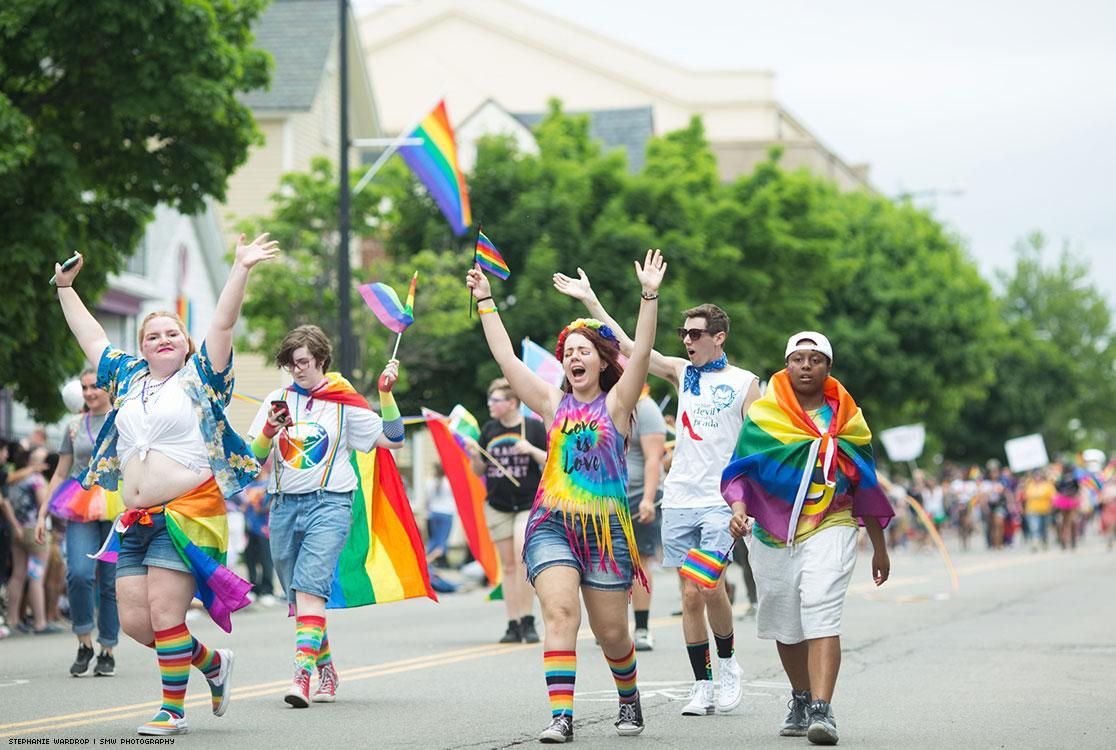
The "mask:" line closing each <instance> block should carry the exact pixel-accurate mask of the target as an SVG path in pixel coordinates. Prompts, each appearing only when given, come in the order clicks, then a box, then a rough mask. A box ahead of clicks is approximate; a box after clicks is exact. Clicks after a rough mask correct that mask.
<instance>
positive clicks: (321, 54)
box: [241, 0, 338, 111]
mask: <svg viewBox="0 0 1116 750" xmlns="http://www.w3.org/2000/svg"><path fill="white" fill-rule="evenodd" d="M337 28H338V23H337V3H336V2H332V0H274V2H272V4H271V5H270V7H268V9H267V10H265V11H264V12H263V15H261V16H260V18H259V19H258V20H257V21H256V25H255V27H254V28H253V29H252V31H253V32H254V33H255V35H256V46H258V47H260V48H262V49H265V50H267V51H268V52H270V53H271V56H272V57H273V58H274V59H275V68H274V70H273V71H272V74H271V89H270V90H268V91H263V90H257V91H250V92H248V93H247V94H244V95H243V96H242V97H241V101H243V102H244V103H245V104H246V105H248V106H249V107H251V108H252V109H253V110H268V109H271V110H287V111H307V110H309V109H310V108H311V107H312V106H313V105H314V99H315V98H316V97H317V95H318V87H319V86H321V82H322V76H323V75H324V73H325V67H326V62H327V61H328V60H329V52H330V49H331V48H332V46H333V38H334V36H336V34H337Z"/></svg>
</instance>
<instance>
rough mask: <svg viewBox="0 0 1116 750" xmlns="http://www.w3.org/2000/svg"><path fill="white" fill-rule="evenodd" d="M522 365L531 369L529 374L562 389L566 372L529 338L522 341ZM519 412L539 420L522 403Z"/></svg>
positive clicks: (549, 354)
mask: <svg viewBox="0 0 1116 750" xmlns="http://www.w3.org/2000/svg"><path fill="white" fill-rule="evenodd" d="M522 346H523V356H522V357H521V359H522V360H523V364H525V365H527V366H528V367H530V368H531V372H533V373H535V374H536V375H538V376H539V377H540V378H542V379H543V380H545V381H546V382H548V383H550V384H551V385H552V386H554V387H555V388H561V387H562V381H563V380H565V378H566V372H565V370H563V369H562V363H561V362H559V361H558V358H557V357H555V356H554V355H553V354H551V353H550V352H548V351H547V350H546V349H544V348H543V347H541V346H539V345H538V344H536V343H535V342H534V341H532V340H531V339H529V338H526V337H525V338H524V339H523V344H522ZM519 411H520V413H522V414H523V416H525V417H533V418H534V419H539V418H540V417H539V415H538V414H536V413H535V412H533V411H531V410H530V409H528V408H527V405H526V404H524V403H523V402H522V401H520V402H519Z"/></svg>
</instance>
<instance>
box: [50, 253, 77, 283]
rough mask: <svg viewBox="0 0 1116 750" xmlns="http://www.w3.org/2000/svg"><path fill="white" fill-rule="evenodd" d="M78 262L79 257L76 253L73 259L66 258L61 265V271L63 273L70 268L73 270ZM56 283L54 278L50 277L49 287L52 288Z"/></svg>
mask: <svg viewBox="0 0 1116 750" xmlns="http://www.w3.org/2000/svg"><path fill="white" fill-rule="evenodd" d="M79 260H81V256H80V255H78V254H77V253H74V255H73V257H71V258H67V259H66V261H65V262H63V263H62V270H63V271H69V270H70V269H71V268H73V267H74V266H76V265H77V262H78V261H79ZM57 283H58V280H57V279H56V277H54V276H51V277H50V285H51V286H54V285H55V284H57Z"/></svg>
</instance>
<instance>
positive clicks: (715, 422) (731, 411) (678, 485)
mask: <svg viewBox="0 0 1116 750" xmlns="http://www.w3.org/2000/svg"><path fill="white" fill-rule="evenodd" d="M755 379H756V376H755V375H753V374H752V373H750V372H748V371H747V370H742V369H740V368H739V367H733V366H732V365H729V366H728V367H726V368H725V369H723V370H717V371H715V372H703V373H702V374H701V381H700V386H701V393H700V394H699V395H697V396H695V395H694V394H692V393H690V392H689V391H686V390H684V389H682V388H681V387H680V388H679V389H678V414H677V416H676V417H675V424H674V430H675V438H676V440H677V442H676V443H675V446H674V458H673V459H672V460H671V464H670V473H668V474H667V478H666V483H665V484H664V485H663V503H662V507H664V508H704V507H708V506H713V505H724V502H725V500H724V498H723V497H721V472H722V471H724V468H725V466H726V465H727V464H728V462H729V458H731V457H732V451H733V449H734V448H735V447H736V441H737V438H739V437H740V428H741V427H742V426H743V425H744V417H743V416H742V415H741V413H740V411H741V409H742V408H743V406H744V399H745V398H746V397H747V395H748V389H749V388H751V387H752V381H753V380H755Z"/></svg>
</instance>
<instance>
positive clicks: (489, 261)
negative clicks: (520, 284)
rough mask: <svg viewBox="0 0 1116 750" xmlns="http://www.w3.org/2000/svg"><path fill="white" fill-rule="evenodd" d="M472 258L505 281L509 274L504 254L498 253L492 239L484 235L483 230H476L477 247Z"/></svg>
mask: <svg viewBox="0 0 1116 750" xmlns="http://www.w3.org/2000/svg"><path fill="white" fill-rule="evenodd" d="M473 259H474V260H475V261H476V263H477V265H479V266H480V267H481V268H482V269H483V270H485V271H488V272H489V273H490V274H492V275H493V276H496V277H497V278H500V279H503V280H505V281H506V280H507V278H508V277H509V276H511V269H510V268H508V264H507V263H506V262H505V261H504V256H502V255H500V251H499V250H497V249H496V246H495V245H493V244H492V240H490V239H488V237H486V236H485V235H484V232H480V231H478V232H477V249H476V252H475V253H474V255H473Z"/></svg>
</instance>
